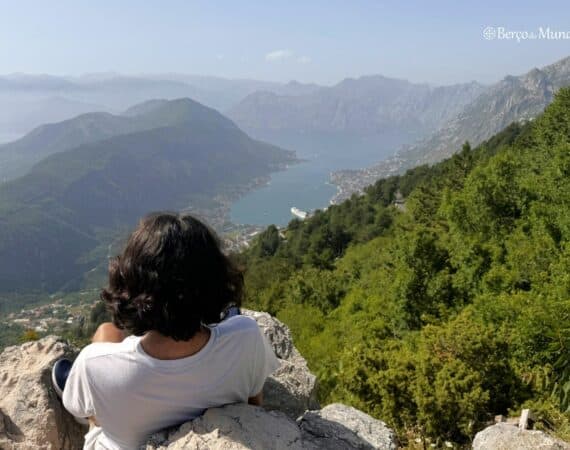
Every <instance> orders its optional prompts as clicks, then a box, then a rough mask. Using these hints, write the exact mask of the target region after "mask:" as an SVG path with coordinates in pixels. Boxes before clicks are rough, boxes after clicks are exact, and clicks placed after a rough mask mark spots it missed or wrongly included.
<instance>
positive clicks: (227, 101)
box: [0, 73, 318, 143]
mask: <svg viewBox="0 0 570 450" xmlns="http://www.w3.org/2000/svg"><path fill="white" fill-rule="evenodd" d="M315 89H318V86H316V85H313V84H301V83H298V82H291V83H287V84H284V83H273V82H266V81H257V80H229V79H224V78H217V77H207V76H197V75H179V74H163V75H153V76H150V75H148V76H147V75H140V76H124V75H120V74H115V73H101V74H89V75H84V76H81V77H55V76H50V75H27V74H12V75H4V76H0V103H1V104H2V105H3V108H2V110H0V143H1V142H8V141H11V140H14V139H15V138H17V137H20V136H22V135H23V134H24V133H27V132H29V131H31V130H32V129H33V128H35V127H37V126H39V125H43V124H45V123H53V122H59V121H62V120H65V119H70V118H72V117H74V116H77V115H79V114H83V113H87V112H95V111H97V112H102V111H103V112H113V113H120V112H121V111H123V110H124V109H126V108H128V107H129V106H131V105H133V104H135V103H140V102H143V101H146V100H148V99H152V98H163V99H175V98H182V97H190V98H192V99H194V100H196V101H198V102H200V103H203V104H205V105H207V106H210V107H212V108H215V109H218V110H221V111H224V110H226V109H228V108H230V107H231V106H233V105H235V104H236V103H238V102H239V101H240V100H242V99H243V98H244V97H246V96H247V95H249V94H251V93H253V92H256V91H259V90H266V91H267V90H269V91H272V92H278V93H283V94H287V95H296V94H298V93H299V94H302V93H307V92H310V91H312V90H315Z"/></svg>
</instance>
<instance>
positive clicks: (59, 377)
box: [51, 358, 89, 426]
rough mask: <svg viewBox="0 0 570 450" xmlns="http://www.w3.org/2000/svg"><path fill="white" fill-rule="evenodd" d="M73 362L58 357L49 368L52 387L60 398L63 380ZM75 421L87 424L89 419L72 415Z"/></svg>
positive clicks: (64, 380) (63, 386)
mask: <svg viewBox="0 0 570 450" xmlns="http://www.w3.org/2000/svg"><path fill="white" fill-rule="evenodd" d="M72 366H73V363H72V362H71V361H70V360H69V359H65V358H64V359H59V360H57V361H56V362H55V364H54V365H53V368H52V369H51V382H52V384H53V389H54V391H55V393H56V394H57V396H58V397H59V398H60V399H61V398H62V397H63V390H64V389H65V382H66V381H67V377H68V376H69V372H70V371H71V367H72ZM73 418H74V419H75V421H76V422H77V423H79V424H81V425H87V426H89V419H87V418H83V417H75V416H73Z"/></svg>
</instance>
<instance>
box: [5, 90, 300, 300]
mask: <svg viewBox="0 0 570 450" xmlns="http://www.w3.org/2000/svg"><path fill="white" fill-rule="evenodd" d="M42 143H43V146H42ZM13 145H17V146H18V151H19V152H22V153H27V154H30V155H33V157H34V158H43V159H41V161H39V162H38V163H36V164H35V165H33V166H32V167H31V168H30V170H29V171H28V172H27V173H26V174H25V175H23V176H21V177H19V178H16V179H14V180H12V181H10V182H7V183H4V184H2V185H0V290H1V291H2V292H14V291H18V292H21V291H33V290H38V291H43V292H52V291H54V290H57V289H61V288H64V287H69V286H70V285H71V286H74V287H77V286H78V285H79V283H81V280H82V276H83V274H84V273H85V272H86V271H88V270H90V269H92V268H93V267H94V266H95V265H96V264H100V263H101V261H102V260H104V259H105V254H106V252H107V246H108V245H109V244H110V243H111V242H113V239H114V238H115V237H116V236H117V233H118V231H119V230H124V229H125V228H129V227H132V226H134V224H135V223H136V220H137V219H138V218H139V217H141V216H142V215H144V214H146V213H148V212H149V211H152V210H164V209H172V210H185V209H186V210H188V209H196V208H208V207H212V205H213V204H215V202H216V198H218V197H219V196H225V197H232V196H235V193H236V191H237V192H242V191H243V189H244V187H246V186H251V184H252V183H253V182H254V181H255V180H256V179H258V178H260V177H266V176H267V175H268V174H269V173H270V172H271V171H274V170H278V169H279V168H281V167H283V166H284V165H285V164H288V163H291V162H293V161H295V157H294V154H293V153H292V152H288V151H284V150H282V149H280V148H277V147H275V146H272V145H270V144H265V143H262V142H259V141H255V140H253V139H251V138H250V137H248V136H247V135H246V134H245V133H244V132H242V131H241V130H240V129H239V128H238V127H237V126H236V125H235V124H234V123H233V122H232V121H231V120H229V119H227V118H226V117H224V116H223V115H221V114H220V113H218V112H217V111H215V110H213V109H210V108H207V107H205V106H203V105H201V104H199V103H197V102H194V101H192V100H189V99H178V100H173V101H158V102H150V103H146V104H143V105H138V106H136V107H135V108H132V109H130V110H128V111H127V112H126V114H125V115H124V116H114V115H110V114H105V113H102V114H88V115H86V116H80V117H78V118H76V119H73V120H70V121H66V122H62V123H59V124H54V125H50V126H46V127H41V128H40V129H38V130H36V131H35V132H33V133H31V134H30V135H28V136H26V137H25V138H24V139H22V140H20V141H18V143H17V144H13ZM50 153H51V154H50Z"/></svg>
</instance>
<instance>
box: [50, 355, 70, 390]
mask: <svg viewBox="0 0 570 450" xmlns="http://www.w3.org/2000/svg"><path fill="white" fill-rule="evenodd" d="M72 365H73V363H72V362H71V361H70V360H69V359H59V360H57V361H56V362H55V364H54V365H53V368H52V369H51V382H52V384H53V388H54V390H55V392H56V393H57V396H58V397H59V398H62V397H63V389H64V388H65V382H66V381H67V377H68V376H69V372H70V371H71V366H72Z"/></svg>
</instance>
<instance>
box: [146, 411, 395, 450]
mask: <svg viewBox="0 0 570 450" xmlns="http://www.w3.org/2000/svg"><path fill="white" fill-rule="evenodd" d="M397 448H398V445H397V440H396V436H395V435H394V433H393V431H392V430H390V429H389V428H387V427H386V425H385V424H384V423H383V422H380V421H379V420H376V419H373V418H372V417H370V416H368V415H367V414H364V413H362V412H360V411H358V410H356V409H354V408H350V407H347V406H344V405H339V404H334V405H329V406H327V407H326V408H324V409H323V410H322V411H307V412H306V413H305V414H304V415H303V416H302V417H300V418H299V420H298V423H295V422H294V421H292V420H291V419H289V418H288V417H287V416H286V415H285V414H283V413H281V412H278V411H266V410H264V409H263V408H259V407H256V406H250V405H244V404H240V405H228V406H224V407H222V408H214V409H210V410H208V411H206V413H205V414H204V415H203V416H201V417H199V418H198V419H195V420H193V421H191V422H187V423H185V424H184V425H182V426H181V427H180V428H177V429H173V430H171V431H165V432H162V433H158V434H156V435H154V436H153V437H152V438H151V439H150V441H149V442H148V443H147V445H146V447H145V450H183V449H189V450H244V449H252V450H286V449H291V450H301V449H304V450H347V449H359V450H373V449H378V450H396V449H397Z"/></svg>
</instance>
